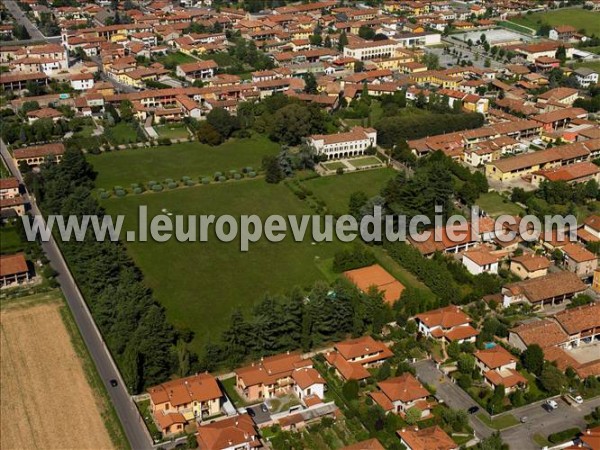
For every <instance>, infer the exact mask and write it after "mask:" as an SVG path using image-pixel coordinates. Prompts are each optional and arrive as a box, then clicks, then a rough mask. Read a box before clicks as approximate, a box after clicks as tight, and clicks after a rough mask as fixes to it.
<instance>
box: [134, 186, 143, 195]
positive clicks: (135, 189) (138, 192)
mask: <svg viewBox="0 0 600 450" xmlns="http://www.w3.org/2000/svg"><path fill="white" fill-rule="evenodd" d="M142 192H143V190H142V188H141V187H135V188H133V193H134V194H141V193H142Z"/></svg>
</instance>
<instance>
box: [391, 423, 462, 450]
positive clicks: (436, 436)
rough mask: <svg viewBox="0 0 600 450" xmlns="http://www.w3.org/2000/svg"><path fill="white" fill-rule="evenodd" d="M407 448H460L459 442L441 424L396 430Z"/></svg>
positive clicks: (456, 449) (454, 449) (439, 449)
mask: <svg viewBox="0 0 600 450" xmlns="http://www.w3.org/2000/svg"><path fill="white" fill-rule="evenodd" d="M396 433H397V434H398V436H399V437H400V442H401V443H402V445H404V447H406V449H407V450H458V447H459V446H458V444H457V443H456V442H454V441H453V440H452V438H451V437H450V436H448V434H447V433H446V432H445V431H444V430H442V429H441V428H440V427H439V426H437V425H434V426H432V427H429V428H423V429H421V430H419V429H418V428H413V429H408V428H403V429H401V430H398V431H396Z"/></svg>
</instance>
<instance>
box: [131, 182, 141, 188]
mask: <svg viewBox="0 0 600 450" xmlns="http://www.w3.org/2000/svg"><path fill="white" fill-rule="evenodd" d="M137 187H140V185H139V184H138V183H131V189H135V188H137Z"/></svg>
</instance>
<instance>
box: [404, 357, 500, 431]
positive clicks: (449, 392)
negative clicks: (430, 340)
mask: <svg viewBox="0 0 600 450" xmlns="http://www.w3.org/2000/svg"><path fill="white" fill-rule="evenodd" d="M413 367H414V368H415V369H416V371H417V378H418V379H419V380H420V381H421V382H422V383H427V384H429V385H431V386H435V388H436V397H437V398H439V399H441V400H443V401H444V403H446V404H447V405H448V406H449V407H451V408H452V409H462V410H464V411H467V410H468V409H469V408H471V407H472V406H479V405H477V403H476V402H475V400H473V399H472V398H471V397H470V396H469V394H467V393H466V392H465V391H463V390H462V389H461V388H460V387H459V386H457V385H456V384H454V383H453V382H452V381H450V379H449V378H448V377H447V376H446V375H444V374H443V373H442V372H441V371H440V370H439V369H438V368H437V367H436V366H435V362H433V361H432V360H430V359H425V360H422V361H417V362H416V363H415V364H413ZM481 411H482V412H483V413H484V414H487V413H486V412H485V411H483V410H481ZM469 422H470V424H471V426H472V427H473V430H475V435H476V437H477V438H479V439H485V438H486V437H488V436H490V435H491V434H492V430H491V429H489V428H488V427H487V426H486V425H484V424H483V423H482V422H481V421H480V420H479V419H478V418H477V417H475V416H474V415H470V416H469Z"/></svg>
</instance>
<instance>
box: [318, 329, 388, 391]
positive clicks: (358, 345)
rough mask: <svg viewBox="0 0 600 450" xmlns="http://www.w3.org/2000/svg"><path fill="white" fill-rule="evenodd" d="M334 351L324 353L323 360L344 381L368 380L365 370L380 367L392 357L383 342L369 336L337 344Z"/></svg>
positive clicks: (368, 373)
mask: <svg viewBox="0 0 600 450" xmlns="http://www.w3.org/2000/svg"><path fill="white" fill-rule="evenodd" d="M334 349H335V350H334V351H330V352H326V353H325V355H324V356H325V360H326V361H327V363H328V364H329V365H330V366H332V367H334V368H335V371H336V374H337V375H338V376H339V377H340V378H342V379H344V380H346V381H348V380H364V379H366V378H369V377H370V376H371V373H370V372H369V371H368V370H367V369H369V368H371V367H377V366H380V365H381V364H382V363H383V362H384V361H385V360H387V359H388V358H391V357H392V356H393V355H394V353H393V352H392V351H391V350H390V349H389V348H387V346H386V345H385V344H384V343H383V342H379V341H376V340H375V339H373V338H372V337H371V336H363V337H360V338H356V339H349V340H347V341H342V342H338V343H337V344H335V345H334Z"/></svg>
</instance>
